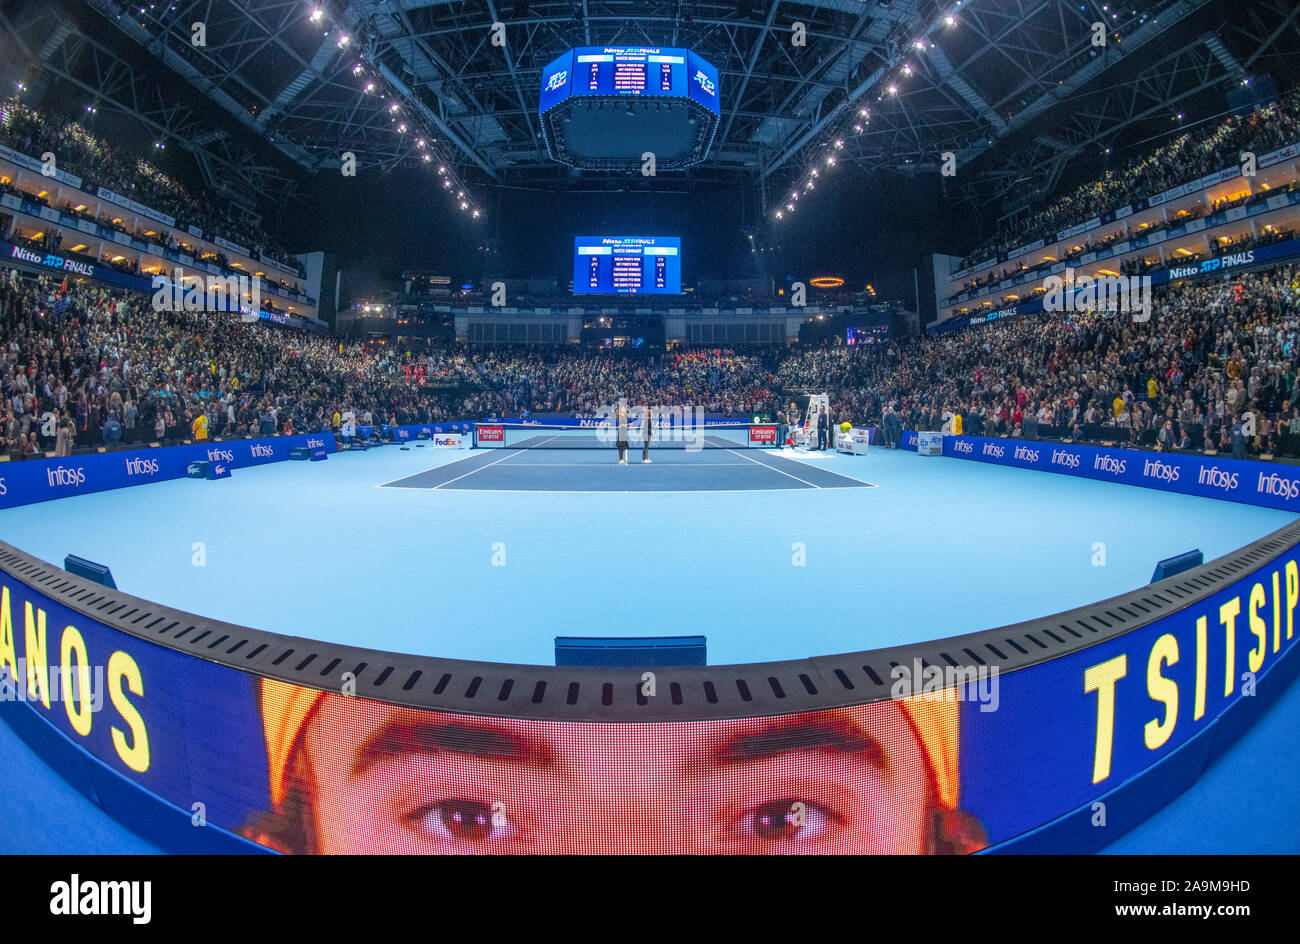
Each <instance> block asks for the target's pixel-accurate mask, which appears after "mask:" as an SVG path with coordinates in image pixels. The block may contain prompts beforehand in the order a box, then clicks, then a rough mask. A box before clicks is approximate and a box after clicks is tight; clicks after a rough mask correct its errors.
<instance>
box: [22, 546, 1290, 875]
mask: <svg viewBox="0 0 1300 944" xmlns="http://www.w3.org/2000/svg"><path fill="white" fill-rule="evenodd" d="M1298 556H1300V555H1298V553H1297V548H1296V547H1295V546H1292V547H1289V548H1288V549H1286V550H1284V551H1282V552H1281V554H1280V556H1278V557H1276V558H1274V559H1273V560H1270V561H1267V562H1265V563H1262V564H1260V565H1259V566H1257V567H1255V568H1253V569H1251V570H1243V571H1242V572H1240V575H1239V578H1238V579H1237V580H1235V581H1232V582H1230V583H1228V582H1225V583H1224V585H1223V586H1222V587H1221V588H1220V589H1219V590H1218V591H1217V592H1214V593H1212V594H1211V595H1210V596H1208V597H1206V598H1204V599H1202V600H1199V601H1197V602H1194V603H1191V604H1189V605H1187V606H1182V607H1180V608H1177V609H1175V610H1174V611H1172V612H1170V613H1168V614H1167V615H1164V616H1161V617H1159V618H1157V619H1154V620H1153V621H1151V622H1149V623H1147V624H1146V625H1143V626H1140V627H1139V628H1136V629H1134V630H1132V631H1130V632H1127V633H1123V634H1121V635H1119V636H1116V637H1113V638H1109V639H1105V640H1103V641H1101V642H1099V643H1097V644H1095V645H1091V646H1087V647H1085V648H1083V649H1080V650H1078V651H1075V652H1072V653H1070V654H1068V655H1066V656H1062V657H1059V658H1055V659H1051V660H1049V661H1046V662H1042V663H1038V664H1035V665H1030V666H1026V667H1024V668H1020V669H1016V670H1014V671H1010V672H1007V673H1004V674H1002V675H999V674H998V673H997V672H996V668H995V667H991V666H986V665H984V664H983V663H980V664H978V665H977V664H972V665H968V666H965V667H964V668H963V667H947V668H944V669H942V670H940V668H939V667H938V666H935V665H933V664H928V663H927V664H925V665H922V660H921V659H919V658H918V659H916V660H915V661H914V662H911V661H910V660H909V661H908V662H907V663H903V664H899V665H896V666H894V668H893V669H892V670H890V669H887V668H885V666H884V665H883V663H882V664H880V668H881V670H882V672H883V674H885V675H887V676H889V678H890V679H891V684H892V685H894V686H895V687H899V686H900V685H901V686H902V687H901V688H900V692H902V691H903V689H905V690H906V693H905V694H898V695H895V697H892V698H888V699H886V700H883V701H872V702H869V703H865V704H848V705H841V706H830V707H826V708H819V709H815V710H804V711H798V712H792V713H786V714H766V715H761V716H756V717H740V718H728V717H712V718H701V719H699V720H695V719H692V718H691V717H690V712H686V717H685V718H682V719H677V720H665V721H659V722H637V721H634V722H621V723H616V722H599V721H590V720H584V719H583V718H582V716H581V715H580V714H578V716H577V717H573V718H570V719H564V720H551V719H542V718H531V717H519V716H512V715H511V711H510V710H509V708H508V707H506V706H505V704H504V702H503V701H502V700H501V699H500V698H498V697H496V696H495V694H494V693H495V689H496V687H499V683H498V685H497V686H493V690H492V691H485V693H484V697H483V699H482V700H483V702H484V703H483V704H482V705H481V706H479V707H481V708H482V709H484V711H483V712H482V713H471V712H469V711H456V712H453V711H447V710H433V709H428V708H422V707H417V706H414V705H411V704H396V703H389V702H385V701H383V700H380V699H377V698H374V697H370V698H366V697H362V694H363V693H365V692H368V691H371V690H373V688H374V686H375V684H376V683H375V675H376V673H377V672H379V671H380V666H374V667H373V668H371V669H369V670H367V671H368V674H366V675H354V674H353V672H352V669H353V668H354V667H355V665H356V663H355V662H354V661H346V662H345V661H344V660H343V659H334V660H332V661H328V662H327V663H326V665H325V666H324V669H323V671H315V665H314V664H313V666H312V669H313V672H312V675H313V678H314V680H315V682H314V687H310V688H308V687H304V686H301V685H296V684H288V683H285V682H281V681H274V680H270V679H266V678H261V677H259V676H258V675H257V674H255V673H252V672H245V671H241V670H239V669H235V668H232V667H229V666H225V665H221V664H219V663H218V662H216V661H209V660H210V659H217V658H222V659H228V660H231V661H245V660H246V659H247V657H248V655H249V654H250V653H248V652H245V651H244V650H245V649H248V648H249V647H247V646H242V644H239V643H237V642H236V641H235V639H234V637H232V636H231V635H229V634H228V633H226V632H221V633H216V632H215V631H214V629H213V628H209V629H207V630H204V631H202V633H201V635H197V637H196V638H198V639H203V641H204V645H205V647H206V648H205V649H204V650H203V651H204V653H205V654H206V655H207V657H205V658H202V659H200V658H196V657H194V656H192V655H189V654H187V653H184V652H181V651H178V650H176V649H172V648H169V647H167V646H164V645H159V644H156V643H154V642H150V641H147V640H145V639H142V638H137V637H136V636H132V635H128V634H126V633H124V632H122V631H120V630H117V629H115V628H113V627H111V626H109V625H107V624H106V623H104V622H101V621H100V620H98V619H95V618H92V617H90V616H87V615H85V614H83V613H80V612H77V611H75V610H73V609H71V608H70V607H68V606H66V605H64V604H63V603H61V602H59V601H58V600H56V599H55V598H53V597H51V596H49V595H47V594H46V593H43V592H41V591H39V590H36V589H34V588H32V587H30V586H28V585H27V584H25V583H24V582H23V581H22V580H19V579H17V578H15V577H14V576H13V575H12V574H10V573H8V572H7V570H6V571H0V702H2V703H6V704H0V708H5V709H6V710H23V711H32V712H35V713H36V714H37V715H38V716H39V718H41V719H43V720H44V721H45V722H46V723H47V724H48V725H50V726H52V727H53V728H54V729H56V730H57V731H58V732H59V733H60V734H61V735H62V736H63V737H64V738H66V739H68V740H69V741H71V742H72V743H74V744H76V745H78V746H79V747H80V748H81V749H82V750H84V751H85V752H86V753H87V754H88V755H90V757H93V758H94V759H95V762H98V763H100V764H103V765H104V766H105V767H107V768H108V769H110V770H112V771H114V772H115V773H116V774H118V775H120V776H121V777H124V778H126V779H127V780H128V781H130V782H131V783H133V784H135V785H136V786H138V787H139V788H141V789H142V790H146V791H148V792H149V793H150V794H152V795H153V796H154V797H157V798H161V799H162V800H164V801H166V802H167V803H169V804H171V805H172V806H173V807H176V808H179V809H180V810H183V811H186V816H189V815H190V814H191V813H192V814H193V815H194V816H195V817H196V819H195V822H196V824H198V825H204V824H206V825H210V826H215V827H219V828H221V829H224V830H229V831H231V832H234V833H237V834H239V835H241V836H244V837H245V838H247V839H250V840H252V841H254V842H257V843H260V844H262V845H264V846H267V847H270V848H272V849H276V850H279V851H282V852H289V853H348V852H356V853H363V852H364V853H372V852H373V853H473V852H478V853H492V852H496V853H512V854H520V853H548V852H549V853H592V852H600V853H803V852H835V853H897V852H903V853H965V852H975V851H978V850H980V849H983V848H986V847H987V846H988V845H990V844H996V843H999V842H1002V841H1004V840H1007V839H1010V838H1013V837H1016V836H1020V835H1023V834H1025V833H1026V832H1028V831H1030V830H1034V829H1036V828H1037V827H1040V826H1043V825H1044V824H1047V823H1050V822H1052V821H1054V820H1056V819H1057V818H1058V817H1061V816H1063V815H1065V814H1068V813H1071V812H1072V811H1077V810H1079V809H1085V810H1086V809H1088V808H1089V805H1090V804H1092V805H1095V801H1097V800H1098V799H1099V798H1101V797H1105V796H1107V795H1108V792H1110V791H1114V790H1116V789H1118V788H1121V786H1122V785H1123V784H1126V783H1128V782H1130V781H1131V779H1132V778H1134V777H1135V776H1137V775H1138V774H1140V773H1142V772H1143V771H1145V770H1147V769H1148V768H1152V767H1153V766H1154V765H1161V769H1168V767H1169V764H1167V763H1163V764H1162V762H1167V761H1170V760H1171V754H1172V753H1173V752H1175V751H1178V750H1179V749H1180V748H1181V747H1183V746H1184V745H1187V744H1188V741H1189V740H1190V739H1191V738H1194V737H1196V738H1200V739H1201V740H1200V741H1199V743H1200V744H1202V745H1208V744H1210V743H1211V741H1210V740H1206V739H1207V738H1208V739H1212V738H1214V737H1215V736H1216V732H1220V731H1222V730H1223V725H1219V724H1216V722H1218V721H1224V720H1225V718H1226V713H1227V712H1228V711H1229V709H1231V708H1233V707H1235V706H1237V705H1238V704H1239V703H1241V702H1242V701H1252V700H1253V699H1251V698H1249V697H1247V696H1251V695H1254V694H1256V692H1257V691H1258V692H1259V693H1260V694H1261V695H1266V693H1267V692H1269V691H1272V690H1274V689H1275V687H1276V686H1277V685H1285V684H1286V683H1287V681H1288V676H1287V673H1286V672H1285V671H1283V672H1280V673H1279V674H1278V677H1277V678H1276V681H1275V679H1274V678H1273V677H1271V673H1272V672H1273V670H1274V669H1284V668H1286V666H1287V663H1286V662H1285V661H1284V660H1286V658H1287V656H1288V655H1290V654H1292V650H1293V648H1294V646H1295V638H1294V637H1295V631H1294V628H1295V611H1296V607H1297V604H1300V569H1297V557H1298ZM110 612H111V611H110ZM130 613H132V614H133V613H135V609H130ZM159 622H161V623H162V624H163V626H164V627H166V625H167V621H166V620H159ZM152 625H153V624H152V623H149V624H148V626H150V627H151V626H152ZM181 625H183V624H181ZM1080 625H1082V624H1080ZM213 626H214V627H216V626H217V624H213ZM1085 629H1086V627H1085ZM141 631H142V632H146V631H147V632H149V633H150V634H151V635H156V634H157V632H158V630H157V628H153V629H142V630H141ZM190 631H193V634H198V633H199V630H198V629H195V628H194V627H191V630H187V632H190ZM1060 631H1061V632H1073V633H1075V635H1078V634H1079V633H1078V631H1077V630H1072V629H1071V628H1070V627H1068V626H1063V627H1062V628H1061V630H1060ZM209 636H213V637H214V638H213V639H212V641H211V642H210V643H209V642H208V638H207V637H209ZM287 642H288V643H289V648H287V649H286V650H285V651H284V653H283V654H281V655H280V656H279V657H278V659H277V660H276V662H275V664H277V665H278V664H280V663H283V664H285V665H292V664H293V663H294V662H296V661H300V660H302V659H303V655H302V653H303V651H304V650H303V649H302V647H301V645H299V643H301V641H294V640H287ZM259 648H264V647H259ZM227 650H231V651H230V652H227ZM254 651H256V650H254ZM273 651H274V650H273ZM954 651H956V650H954ZM295 653H296V654H295ZM308 661H310V660H308ZM303 664H305V662H304V663H303ZM733 668H734V669H735V670H736V671H737V672H740V673H741V674H743V673H744V672H745V670H744V668H743V667H733ZM957 669H961V670H962V671H961V672H960V673H959V672H958V671H957ZM807 670H808V671H813V672H814V674H816V673H815V670H812V669H811V668H810V667H808V668H807ZM447 671H448V672H449V673H452V674H449V675H447V679H452V677H453V674H455V673H456V671H457V670H456V669H455V668H454V667H453V666H452V665H451V664H448V667H447ZM613 671H614V670H611V672H613ZM658 671H659V672H660V673H661V676H660V679H659V690H658V693H657V694H656V695H655V697H658V698H668V697H670V691H671V687H670V684H669V682H670V680H671V679H672V678H673V676H674V670H673V669H668V668H665V669H660V670H658ZM769 671H770V670H769ZM794 671H799V670H798V669H796V670H794ZM440 673H441V670H439V672H438V673H434V674H432V675H429V677H428V678H425V677H423V676H421V677H419V678H412V679H411V680H410V682H408V683H407V684H406V686H405V687H404V688H403V689H402V691H401V696H402V700H404V701H408V702H409V701H410V700H413V699H418V698H420V697H422V696H421V693H422V692H423V691H425V690H426V689H430V688H432V687H433V686H434V685H435V683H436V681H437V679H438V678H439V676H440ZM900 673H901V675H900ZM383 674H384V675H387V674H388V673H387V672H384V673H383ZM426 674H427V673H426ZM472 674H474V671H473V669H472V667H471V669H470V670H467V671H465V672H462V673H461V675H460V676H457V677H456V678H454V679H453V680H452V681H451V682H446V680H444V682H443V683H438V684H451V685H453V686H454V687H456V688H457V689H458V690H463V689H464V688H465V686H466V684H467V683H468V682H469V678H468V676H469V675H472ZM959 674H960V675H964V677H963V678H960V679H959V678H958V675H959ZM417 675H419V673H417ZM909 675H910V678H908V677H907V676H909ZM461 676H463V677H461ZM729 677H732V678H734V677H735V676H734V674H733V675H732V676H729ZM818 678H820V675H819V676H818ZM611 679H612V680H613V681H615V682H618V681H619V680H618V679H615V678H614V677H613V676H612V675H611ZM643 679H644V676H639V677H638V679H637V683H638V684H642V680H643ZM478 681H479V679H475V680H474V687H477V683H478ZM619 684H620V686H621V685H622V682H619ZM628 684H629V685H630V684H631V682H630V681H629V682H628ZM790 684H792V685H793V684H796V683H794V682H793V681H792V682H791V683H790ZM518 687H520V686H516V688H518ZM526 687H527V689H528V690H529V691H532V690H533V686H532V685H531V684H528V685H527V686H526ZM485 689H486V686H485ZM469 701H470V699H466V705H467V707H469V705H468V702H469ZM701 705H702V706H703V700H702V699H701ZM552 710H554V709H553V708H552ZM1206 750H1208V748H1202V749H1201V750H1200V751H1199V752H1198V751H1191V753H1192V754H1194V755H1196V756H1201V757H1202V759H1204V756H1206V755H1205V753H1204V752H1205V751H1206ZM1184 756H1186V755H1184ZM87 760H88V762H91V761H90V760H89V758H88V759H87ZM9 787H10V789H19V786H18V785H17V784H10V785H9ZM1121 806H1122V805H1121V804H1114V806H1113V810H1112V812H1113V814H1114V815H1116V816H1118V815H1119V814H1120V813H1121V812H1122V809H1121ZM199 818H201V823H200V822H199ZM1088 828H1096V829H1104V828H1105V827H1104V825H1101V824H1097V823H1094V825H1093V826H1092V827H1088Z"/></svg>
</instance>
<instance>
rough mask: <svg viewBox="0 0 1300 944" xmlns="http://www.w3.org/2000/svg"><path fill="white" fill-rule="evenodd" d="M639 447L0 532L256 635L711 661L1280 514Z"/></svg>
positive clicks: (975, 599)
mask: <svg viewBox="0 0 1300 944" xmlns="http://www.w3.org/2000/svg"><path fill="white" fill-rule="evenodd" d="M733 453H734V454H733ZM796 455H797V456H798V457H797V458H796V457H794V456H796ZM652 456H653V458H654V459H655V460H656V461H655V462H653V463H651V464H648V465H642V464H641V463H640V461H639V460H640V452H639V450H635V451H634V452H633V453H632V456H631V461H630V463H629V465H626V466H620V465H618V464H617V463H616V462H615V461H614V457H613V455H612V451H611V450H567V449H566V450H546V449H528V450H519V449H505V450H489V449H482V450H473V451H460V450H435V449H434V448H432V447H420V446H411V447H408V448H406V449H402V448H401V447H397V446H391V445H390V446H385V447H382V448H378V449H370V450H368V451H364V452H362V451H356V452H344V453H341V454H337V455H334V456H332V457H331V458H330V459H329V461H327V462H316V463H297V462H285V463H273V464H269V465H266V466H261V467H257V468H251V469H242V470H240V471H238V472H237V473H236V474H235V475H234V476H233V477H232V478H229V479H223V480H219V481H215V482H213V481H195V480H188V479H182V480H175V481H170V482H161V483H156V484H150V485H142V486H138V487H135V488H129V489H120V490H117V491H110V492H100V493H95V494H88V495H79V496H74V497H69V498H67V499H63V500H60V501H58V502H46V503H43V504H35V505H27V506H23V507H18V508H13V509H9V510H6V511H4V512H0V527H3V534H4V537H5V540H7V541H9V542H10V543H13V544H15V545H17V546H18V547H21V548H23V549H24V550H26V551H28V552H29V553H32V554H35V555H36V556H38V557H41V558H43V559H45V560H48V561H51V562H56V563H58V562H61V561H62V560H63V558H64V556H65V555H67V554H69V553H74V554H79V555H81V556H82V557H87V558H90V559H91V560H95V561H99V562H102V563H105V564H108V565H109V566H110V567H111V568H112V570H113V574H114V576H115V578H116V580H117V583H118V586H119V587H120V588H121V589H122V590H124V591H126V592H128V593H132V594H136V595H139V596H142V597H145V598H148V599H152V600H156V601H159V602H162V603H166V604H170V605H174V606H177V607H181V608H185V609H187V610H190V611H193V612H196V613H199V614H202V615H205V616H209V617H213V618H217V619H223V620H227V621H230V622H233V623H238V624H243V625H250V626H256V627H258V628H260V629H265V630H270V631H273V632H279V633H286V634H290V635H297V636H308V637H312V638H317V639H322V640H325V641H329V642H339V643H347V644H352V645H359V646H366V647H370V648H376V649H383V650H392V651H398V652H409V653H414V654H419V655H430V656H441V657H447V658H459V659H477V660H486V661H497V662H509V663H532V664H540V665H550V664H553V659H554V649H553V640H554V637H555V636H557V635H626V636H645V635H685V634H697V635H704V636H706V637H707V638H708V660H709V662H710V663H711V664H716V665H720V664H728V663H744V662H758V661H767V660H780V659H796V658H804V657H808V656H816V655H824V654H830V653H837V652H852V651H858V650H864V649H874V648H880V647H884V646H895V645H903V644H908V643H914V642H917V641H920V640H927V639H934V638H939V637H944V636H950V635H955V634H958V633H966V632H974V631H978V630H982V629H987V628H990V627H994V626H998V625H1003V624H1007V623H1013V622H1017V621H1020V620H1027V619H1031V618H1034V617H1038V616H1043V615H1045V614H1049V613H1054V612H1058V611H1060V610H1063V609H1066V608H1069V607H1073V606H1080V605H1084V604H1087V603H1092V602H1095V601H1097V600H1100V599H1104V598H1106V597H1109V596H1112V595H1115V594H1118V593H1122V592H1124V591H1127V590H1131V589H1134V588H1136V587H1139V586H1142V585H1144V584H1146V583H1147V582H1148V581H1149V580H1150V578H1151V572H1152V568H1153V566H1154V564H1155V562H1156V561H1157V560H1159V559H1161V558H1166V557H1171V556H1173V555H1175V554H1178V553H1181V552H1183V551H1186V550H1189V549H1191V548H1200V549H1201V550H1202V551H1203V552H1204V553H1205V557H1206V559H1207V560H1209V559H1212V558H1214V557H1217V556H1219V555H1221V554H1224V553H1226V552H1228V551H1231V550H1234V549H1236V548H1239V547H1241V546H1243V545H1245V544H1247V543H1249V542H1250V541H1252V540H1254V539H1256V538H1259V537H1261V536H1262V535H1265V534H1267V533H1269V532H1271V531H1273V530H1275V529H1276V528H1278V527H1280V526H1281V525H1283V524H1285V523H1287V522H1288V521H1290V520H1291V519H1292V516H1291V515H1289V514H1287V513H1285V512H1281V511H1274V510H1270V509H1265V508H1259V507H1254V506H1248V505H1242V504H1237V503H1231V502H1221V501H1214V500H1210V499H1203V498H1195V497H1191V496H1186V495H1179V494H1173V493H1164V492H1158V491H1154V490H1148V489H1141V488H1130V487H1126V486H1120V485H1112V484H1106V483H1100V482H1094V481H1088V480H1085V479H1080V478H1074V477H1071V476H1064V475H1045V474H1043V473H1039V472H1034V471H1028V470H1017V469H1008V468H999V467H995V466H991V465H984V464H983V463H976V462H966V461H962V460H958V459H948V458H939V457H935V458H924V457H918V456H917V455H915V454H914V453H904V452H889V451H886V450H883V449H873V450H872V451H871V452H870V454H869V455H866V456H849V455H842V454H832V453H811V454H807V453H797V454H796V453H793V452H789V451H788V452H787V453H786V455H784V456H778V455H776V454H775V453H773V452H772V451H771V450H759V449H734V450H726V449H703V450H700V451H698V452H689V451H686V450H666V449H665V450H652ZM799 479H802V480H803V482H800V481H798V480H799ZM809 483H811V484H809ZM868 484H870V485H874V486H876V487H871V488H868V487H844V486H845V485H849V486H855V485H856V486H866V485H868ZM398 485H400V486H402V487H394V486H398ZM668 486H671V487H668ZM86 522H92V525H91V526H90V527H89V528H88V527H87V526H86ZM920 612H924V613H925V614H926V618H925V619H918V617H917V614H918V613H920Z"/></svg>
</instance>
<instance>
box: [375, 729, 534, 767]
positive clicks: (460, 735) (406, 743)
mask: <svg viewBox="0 0 1300 944" xmlns="http://www.w3.org/2000/svg"><path fill="white" fill-rule="evenodd" d="M417 754H459V755H462V756H464V757H472V758H476V759H479V760H490V761H496V762H497V763H502V764H516V765H519V766H521V767H532V768H536V769H543V768H547V767H552V766H554V764H555V756H554V754H553V753H552V752H551V748H550V746H549V745H548V744H547V743H546V742H545V741H544V740H543V739H541V738H537V737H531V736H529V735H524V734H519V733H518V732H516V731H511V730H509V729H507V728H502V727H499V726H497V725H491V724H463V723H460V722H453V721H446V722H438V721H394V722H391V723H389V724H386V725H384V726H383V727H382V728H380V729H379V730H378V731H376V732H375V733H374V734H372V735H370V737H368V738H366V740H365V742H364V743H363V744H362V745H361V747H360V748H359V749H358V750H357V753H356V759H355V760H354V761H353V763H352V772H351V774H352V777H353V778H357V777H361V776H364V775H365V774H366V772H367V771H369V770H370V768H372V767H374V766H375V765H376V764H379V763H382V762H384V761H387V760H392V759H394V758H405V757H408V756H412V755H417Z"/></svg>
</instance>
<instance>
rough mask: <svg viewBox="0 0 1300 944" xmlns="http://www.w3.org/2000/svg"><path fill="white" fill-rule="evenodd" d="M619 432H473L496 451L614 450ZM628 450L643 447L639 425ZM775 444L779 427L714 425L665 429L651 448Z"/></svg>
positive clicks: (507, 428)
mask: <svg viewBox="0 0 1300 944" xmlns="http://www.w3.org/2000/svg"><path fill="white" fill-rule="evenodd" d="M617 441H618V432H617V430H616V428H615V427H614V425H613V424H612V423H611V424H598V425H591V426H561V425H553V424H546V423H479V424H477V426H476V428H475V430H474V445H475V446H480V447H487V448H496V449H502V448H504V449H614V448H616V446H617ZM627 442H628V447H629V448H631V449H640V448H641V446H642V443H643V439H642V430H641V427H640V426H639V425H630V426H629V427H628V431H627ZM775 442H776V427H775V426H769V425H756V424H752V423H734V424H728V423H724V424H713V423H710V424H708V425H706V426H696V425H690V426H670V425H666V424H665V425H662V426H657V427H656V428H655V429H654V433H653V436H652V437H651V439H650V448H651V449H652V450H654V449H688V450H696V449H744V448H746V447H748V446H771V445H773V444H775Z"/></svg>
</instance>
